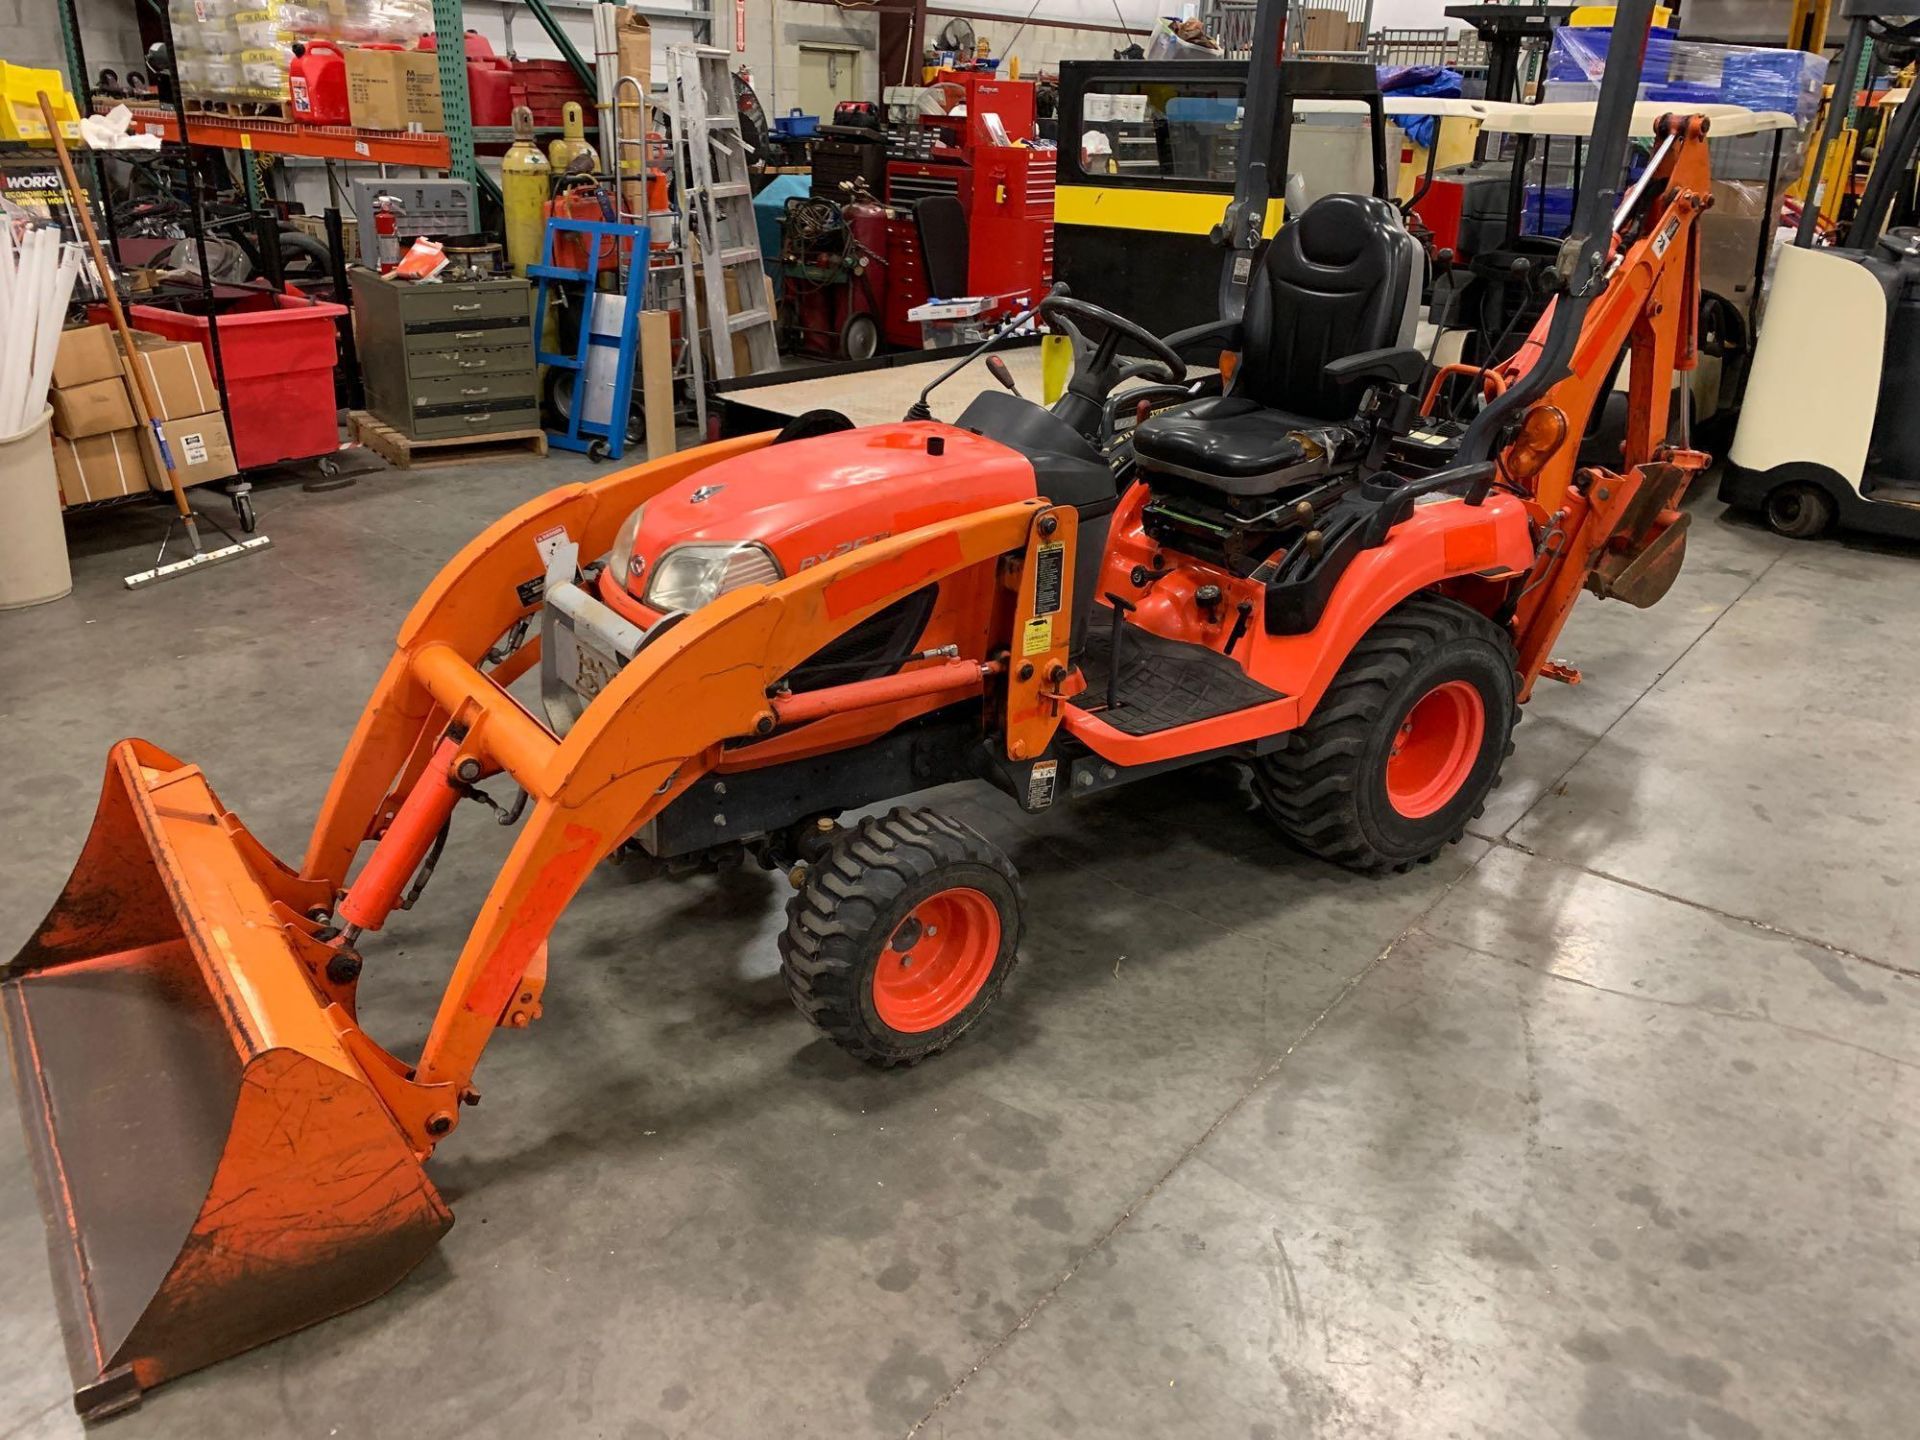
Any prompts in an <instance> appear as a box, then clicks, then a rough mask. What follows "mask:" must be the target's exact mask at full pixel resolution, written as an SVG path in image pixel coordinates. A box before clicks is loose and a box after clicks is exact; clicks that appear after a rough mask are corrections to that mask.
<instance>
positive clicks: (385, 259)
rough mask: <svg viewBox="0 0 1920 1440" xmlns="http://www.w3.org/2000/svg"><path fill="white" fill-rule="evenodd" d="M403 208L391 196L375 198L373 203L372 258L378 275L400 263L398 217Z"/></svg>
mask: <svg viewBox="0 0 1920 1440" xmlns="http://www.w3.org/2000/svg"><path fill="white" fill-rule="evenodd" d="M402 213H403V207H402V206H401V204H400V202H399V201H398V200H396V199H395V198H394V197H393V196H391V195H380V196H376V197H375V199H374V202H373V242H374V257H375V259H377V260H378V261H379V264H380V273H381V274H382V275H384V274H386V273H387V272H388V271H389V270H391V269H393V268H394V266H396V265H398V264H399V263H400V216H401V214H402Z"/></svg>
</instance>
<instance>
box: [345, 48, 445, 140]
mask: <svg viewBox="0 0 1920 1440" xmlns="http://www.w3.org/2000/svg"><path fill="white" fill-rule="evenodd" d="M347 111H348V113H349V114H350V115H351V116H352V118H353V123H354V124H355V125H358V126H360V127H361V128H363V129H367V130H404V129H406V128H407V127H408V126H409V125H418V126H419V127H420V128H421V129H422V130H443V129H445V128H446V125H445V121H444V118H443V117H442V116H441V113H440V62H439V60H438V59H437V58H436V57H435V55H434V52H433V51H431V50H369V49H367V48H365V47H364V46H362V47H359V48H357V49H353V50H349V51H347Z"/></svg>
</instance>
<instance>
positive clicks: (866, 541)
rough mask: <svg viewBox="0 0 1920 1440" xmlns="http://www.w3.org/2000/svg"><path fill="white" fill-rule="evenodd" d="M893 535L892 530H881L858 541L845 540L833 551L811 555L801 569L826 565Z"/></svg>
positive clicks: (802, 562) (801, 563)
mask: <svg viewBox="0 0 1920 1440" xmlns="http://www.w3.org/2000/svg"><path fill="white" fill-rule="evenodd" d="M892 534H893V532H892V531H891V530H881V531H878V532H876V533H875V534H872V535H862V536H861V537H860V538H859V539H858V540H843V541H841V542H840V543H839V544H838V545H836V546H834V547H833V548H832V549H831V550H826V551H823V552H821V553H820V554H818V555H809V556H808V557H807V558H806V559H804V560H802V561H801V562H800V568H801V569H802V570H805V569H808V568H809V567H811V566H814V565H824V564H825V563H826V562H827V561H829V560H837V559H839V558H840V557H841V556H842V555H845V554H846V553H847V552H848V551H850V550H858V549H859V548H860V547H861V546H862V545H871V544H873V542H874V541H876V540H885V539H886V538H887V537H889V536H890V535H892Z"/></svg>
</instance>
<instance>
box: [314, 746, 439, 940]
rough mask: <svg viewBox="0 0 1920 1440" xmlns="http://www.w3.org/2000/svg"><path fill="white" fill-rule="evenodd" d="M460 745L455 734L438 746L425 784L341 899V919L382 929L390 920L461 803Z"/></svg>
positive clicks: (423, 775) (424, 777) (419, 786)
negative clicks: (456, 768) (456, 763)
mask: <svg viewBox="0 0 1920 1440" xmlns="http://www.w3.org/2000/svg"><path fill="white" fill-rule="evenodd" d="M459 749H460V747H459V745H458V744H457V743H456V742H454V741H453V740H451V739H446V740H442V741H441V742H440V744H439V745H438V746H437V747H436V748H435V749H434V752H433V758H432V759H431V760H429V761H428V762H427V768H426V769H425V770H423V771H422V772H421V774H420V780H419V783H418V784H416V785H415V786H414V787H413V789H412V790H411V791H409V792H408V794H407V798H406V799H405V800H403V801H401V802H400V808H399V810H398V811H396V812H395V814H394V817H393V823H391V824H390V825H388V826H387V833H386V834H384V835H382V836H381V837H380V840H379V843H378V844H376V845H375V846H374V849H373V854H371V855H370V856H368V857H367V863H366V865H365V866H364V867H363V868H362V869H361V871H360V874H359V875H358V876H357V877H356V878H355V879H354V882H353V884H352V885H351V886H350V887H348V890H347V894H346V898H345V899H343V900H342V901H341V902H340V918H341V919H342V920H344V921H345V922H346V923H347V924H349V925H351V926H353V927H354V928H355V929H358V930H378V929H379V928H380V927H381V926H382V925H384V924H386V921H387V916H388V915H390V914H391V913H392V912H393V907H394V906H395V905H396V904H397V903H399V900H400V893H401V891H402V890H404V889H405V888H406V884H407V881H409V880H410V879H412V878H413V874H414V872H415V871H416V870H418V869H419V868H420V862H421V861H422V860H424V859H426V857H427V851H428V850H430V849H431V848H432V847H433V839H434V836H436V835H438V834H439V833H440V827H441V826H442V825H445V824H446V823H447V818H448V817H449V816H450V815H452V814H453V807H454V806H455V805H457V804H459V803H460V785H459V783H458V781H457V780H456V779H455V778H454V773H453V765H454V760H455V758H456V757H457V755H458V753H459Z"/></svg>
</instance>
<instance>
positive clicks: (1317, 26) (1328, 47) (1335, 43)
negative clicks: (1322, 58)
mask: <svg viewBox="0 0 1920 1440" xmlns="http://www.w3.org/2000/svg"><path fill="white" fill-rule="evenodd" d="M1300 21H1301V33H1300V48H1301V49H1302V50H1305V51H1307V52H1309V53H1310V54H1325V53H1328V52H1331V51H1337V50H1344V49H1345V48H1346V42H1347V12H1346V11H1344V10H1335V9H1333V8H1332V7H1330V6H1325V5H1309V6H1307V7H1306V9H1305V10H1303V11H1301V12H1300Z"/></svg>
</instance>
